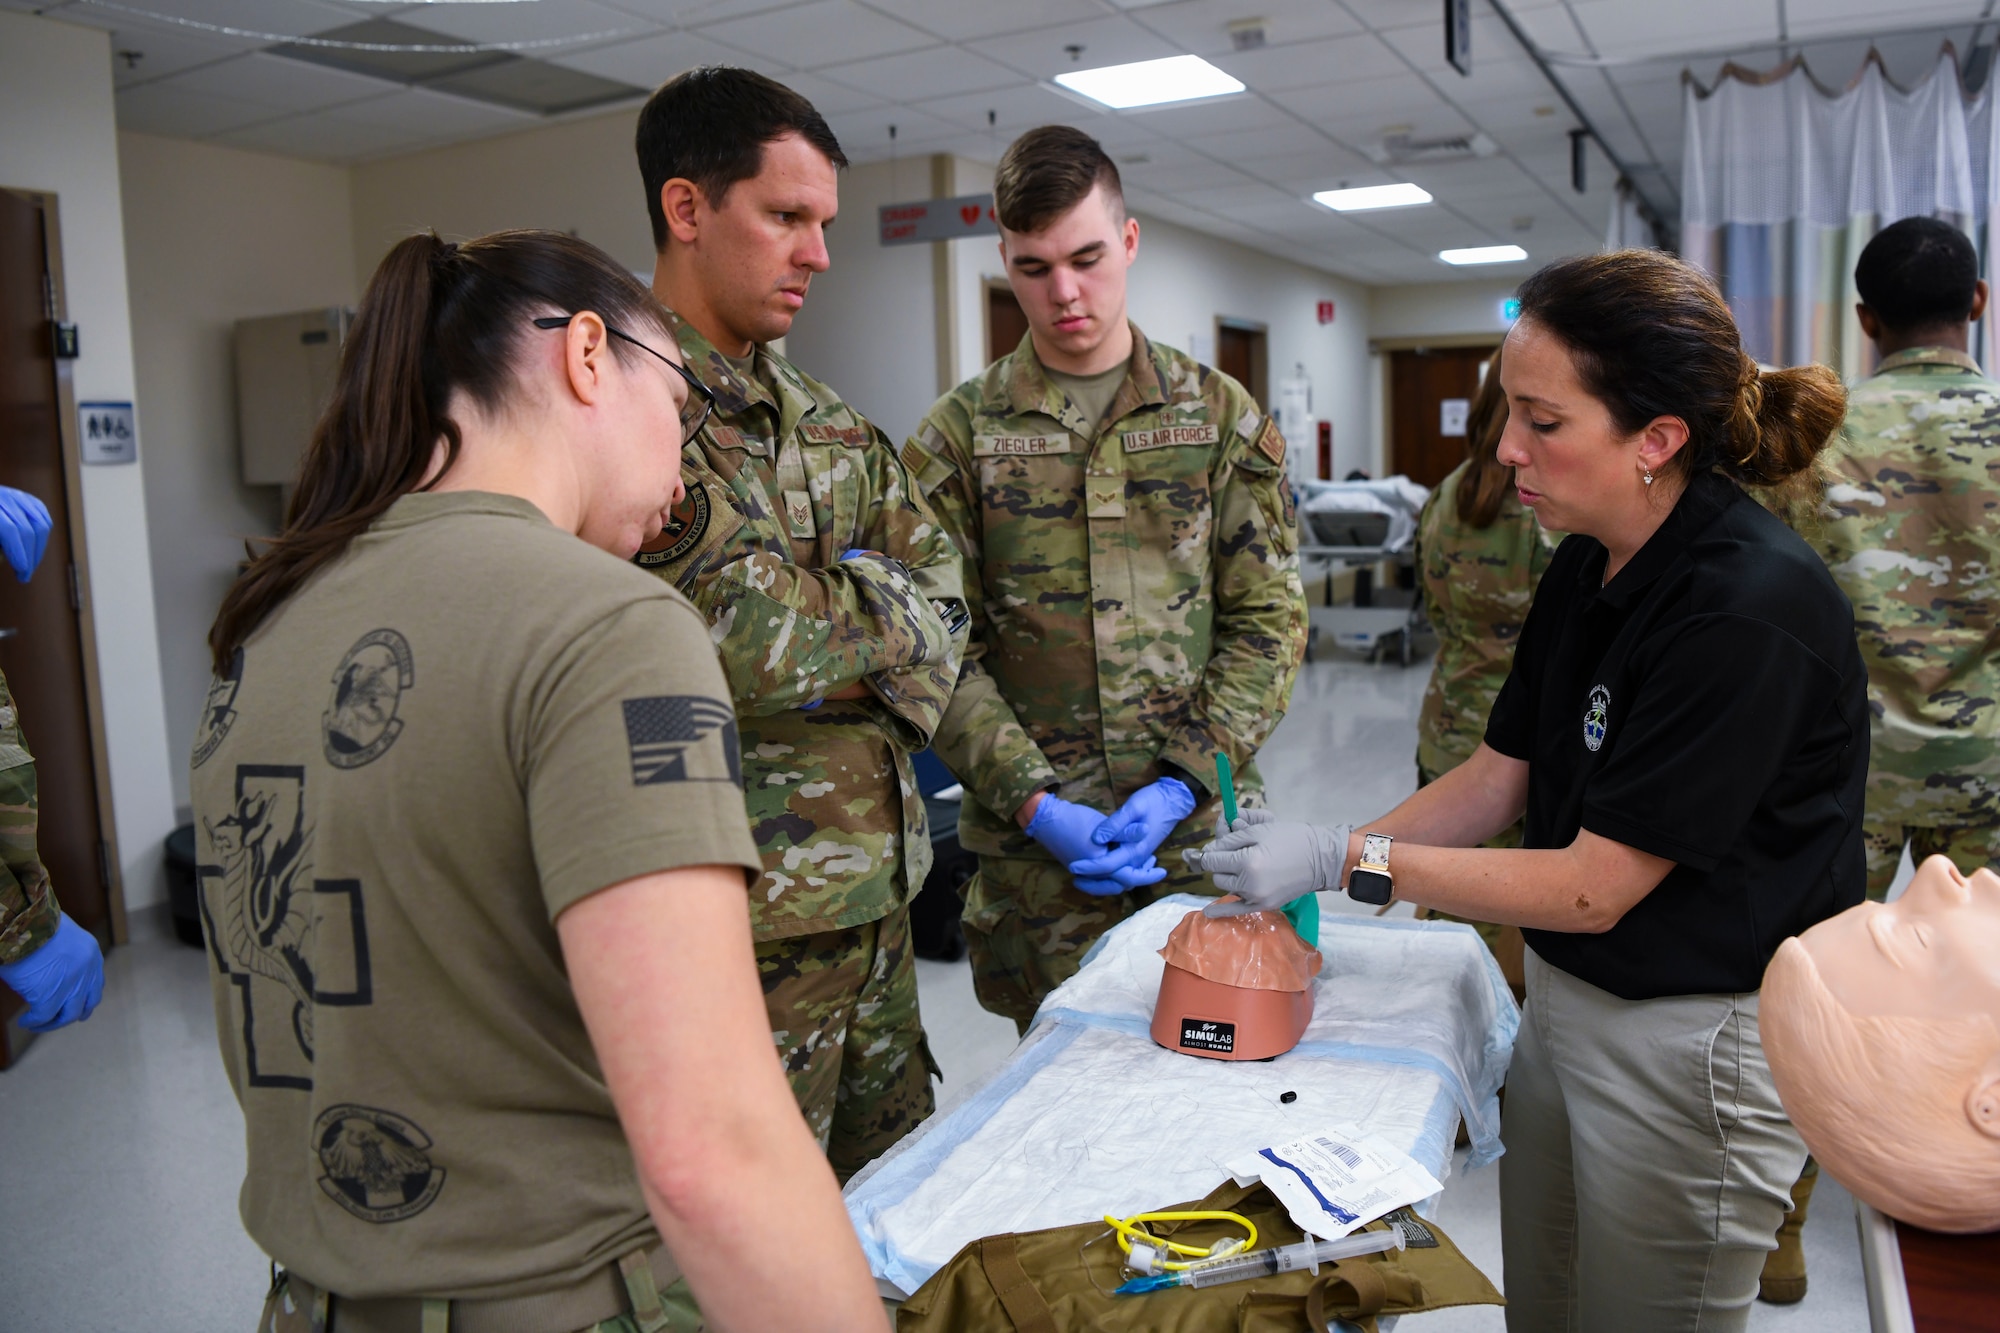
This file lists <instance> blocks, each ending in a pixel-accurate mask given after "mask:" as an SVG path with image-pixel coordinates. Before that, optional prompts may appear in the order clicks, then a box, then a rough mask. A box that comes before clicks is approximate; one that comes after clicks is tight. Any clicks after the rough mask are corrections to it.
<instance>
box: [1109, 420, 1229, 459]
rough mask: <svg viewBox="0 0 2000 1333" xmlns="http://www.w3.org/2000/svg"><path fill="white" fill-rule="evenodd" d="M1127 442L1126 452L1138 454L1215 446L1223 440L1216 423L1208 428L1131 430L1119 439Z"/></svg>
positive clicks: (1169, 427)
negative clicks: (1187, 446) (1143, 451)
mask: <svg viewBox="0 0 2000 1333" xmlns="http://www.w3.org/2000/svg"><path fill="white" fill-rule="evenodd" d="M1119 438H1120V439H1122V440H1124V441H1125V452H1126V453H1128V454H1136V453H1139V452H1140V451H1141V450H1145V449H1169V448H1172V447H1174V446H1175V445H1182V444H1214V443H1215V442H1216V441H1217V440H1218V439H1220V438H1221V435H1220V433H1219V432H1218V431H1217V430H1216V427H1215V423H1214V422H1210V423H1209V424H1207V425H1206V426H1161V427H1159V428H1158V429H1156V430H1131V431H1126V432H1125V434H1124V435H1122V436H1120V437H1119Z"/></svg>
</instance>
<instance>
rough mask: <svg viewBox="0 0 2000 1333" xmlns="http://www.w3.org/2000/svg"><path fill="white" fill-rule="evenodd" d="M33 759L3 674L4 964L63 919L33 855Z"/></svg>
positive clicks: (0, 863) (43, 940)
mask: <svg viewBox="0 0 2000 1333" xmlns="http://www.w3.org/2000/svg"><path fill="white" fill-rule="evenodd" d="M36 813H37V811H36V805H35V757H34V756H33V755H31V754H29V753H28V743H27V741H26V740H24V739H23V738H22V736H21V719H20V717H19V715H18V713H17V710H16V709H15V707H14V695H13V692H12V691H10V690H9V689H8V688H7V678H6V677H5V676H0V963H18V962H20V961H21V960H22V959H23V958H26V957H27V956H28V955H29V954H31V953H33V952H34V951H35V950H37V949H39V948H41V947H42V946H43V945H44V944H47V943H48V942H49V940H50V938H51V937H53V936H54V935H55V933H56V927H57V925H59V924H60V923H61V921H62V907H61V906H60V905H59V904H58V903H57V902H56V894H55V889H54V888H53V887H51V886H50V884H49V872H48V869H47V867H45V866H44V865H43V864H42V858H41V856H40V855H39V854H38V853H37V852H36V851H35V818H36Z"/></svg>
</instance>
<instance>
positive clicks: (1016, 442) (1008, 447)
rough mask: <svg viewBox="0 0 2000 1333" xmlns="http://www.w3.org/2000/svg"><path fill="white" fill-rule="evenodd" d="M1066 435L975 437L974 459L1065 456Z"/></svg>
mask: <svg viewBox="0 0 2000 1333" xmlns="http://www.w3.org/2000/svg"><path fill="white" fill-rule="evenodd" d="M1068 452H1069V436H1068V435H975V436H973V437H972V456H973V457H974V458H1007V457H1011V456H1018V455H1027V454H1066V453H1068Z"/></svg>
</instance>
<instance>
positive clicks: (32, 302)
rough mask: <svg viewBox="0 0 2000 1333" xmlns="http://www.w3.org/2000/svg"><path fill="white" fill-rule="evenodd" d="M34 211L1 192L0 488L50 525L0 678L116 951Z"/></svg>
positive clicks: (54, 872) (2, 1049)
mask: <svg viewBox="0 0 2000 1333" xmlns="http://www.w3.org/2000/svg"><path fill="white" fill-rule="evenodd" d="M44 227H45V222H44V218H43V213H42V208H41V205H40V204H38V203H36V202H34V201H32V200H30V199H26V198H23V197H22V196H20V195H17V194H13V193H10V192H9V191H6V190H0V485H4V486H12V487H14V488H16V489H17V490H23V491H26V492H28V493H29V494H30V495H33V496H35V497H36V498H37V499H39V500H41V501H42V503H43V504H46V505H47V506H48V507H49V514H50V516H51V517H52V518H53V519H54V521H55V526H54V528H53V529H52V530H51V531H50V533H49V544H48V549H47V551H46V552H45V553H44V554H43V556H42V563H41V564H40V565H39V566H37V567H36V569H35V576H34V579H33V581H32V582H29V583H21V582H20V581H18V580H17V579H16V578H15V577H14V576H13V573H12V571H11V570H8V571H0V673H5V675H6V677H7V684H8V687H9V688H10V689H11V690H12V691H13V695H14V704H15V706H16V708H18V709H19V711H20V719H21V731H22V734H23V735H24V737H25V738H26V740H27V743H28V748H29V750H31V751H32V752H33V753H34V756H35V777H36V782H37V785H38V788H39V791H38V798H39V802H40V828H39V829H38V831H37V834H36V842H37V845H38V847H39V848H40V851H41V857H42V864H44V865H46V866H47V867H48V869H49V879H50V880H51V881H52V882H53V883H54V885H55V890H56V897H57V899H58V900H59V901H60V902H61V903H62V907H63V910H64V911H65V912H67V913H69V915H70V916H71V917H72V918H73V919H74V920H75V921H76V923H77V924H78V925H80V926H82V927H83V928H84V929H85V930H88V931H90V932H91V933H92V934H93V935H95V936H97V939H98V943H100V944H103V945H107V946H108V945H109V944H110V943H111V898H110V885H109V883H108V874H109V870H108V866H107V863H106V854H107V849H106V847H105V845H104V843H103V842H102V841H101V836H100V829H101V825H100V823H99V819H98V808H97V774H96V768H95V762H94V756H93V750H92V746H91V734H90V713H89V705H88V702H87V696H86V693H85V685H84V669H83V663H84V656H83V632H82V624H81V621H80V619H79V605H78V604H79V602H80V600H81V597H80V594H79V586H78V583H77V573H76V566H75V565H74V564H73V563H72V561H71V551H72V545H71V528H70V521H69V511H70V506H69V502H68V495H67V489H66V485H65V469H64V466H63V452H62V435H61V432H60V428H59V426H58V424H57V413H58V412H59V411H60V402H61V400H60V397H59V395H58V393H57V388H56V363H55V356H54V353H55V347H54V342H53V337H52V328H53V324H52V318H51V315H52V307H51V304H50V303H51V300H52V296H51V292H52V291H53V288H52V286H51V285H50V284H49V281H48V253H49V251H48V238H47V235H46V233H45V231H44ZM20 1009H21V1001H20V999H19V997H17V996H16V995H14V994H13V992H11V991H8V990H6V989H5V988H4V987H0V1068H4V1067H5V1066H6V1063H7V1060H8V1055H9V1052H8V1050H7V1049H6V1035H7V1034H6V1032H5V1028H6V1025H7V1023H8V1022H9V1021H11V1020H12V1019H13V1017H14V1016H15V1015H16V1014H17V1013H18V1012H19V1011H20Z"/></svg>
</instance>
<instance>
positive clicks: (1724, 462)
mask: <svg viewBox="0 0 2000 1333" xmlns="http://www.w3.org/2000/svg"><path fill="white" fill-rule="evenodd" d="M1521 318H1522V319H1524V320H1532V321H1533V322H1534V323H1535V324H1536V325H1538V326H1539V327H1541V328H1544V329H1546V330H1548V331H1549V332H1550V333H1553V334H1554V335H1555V336H1556V338H1557V339H1558V340H1559V341H1561V342H1562V344H1563V345H1564V346H1565V347H1566V348H1567V349H1568V350H1569V353H1570V357H1571V359H1572V360H1573V361H1574V363H1575V365H1576V370H1577V376H1578V378H1579V379H1581V380H1582V381H1583V386H1584V388H1585V389H1586V390H1587V391H1588V392H1589V393H1590V395H1591V396H1592V397H1593V398H1596V399H1597V400H1598V401H1599V402H1601V403H1603V404H1604V406H1605V408H1606V409H1607V410H1608V411H1609V412H1610V413H1611V418H1612V420H1613V421H1614V422H1615V423H1616V424H1617V426H1618V428H1619V429H1620V430H1622V431H1625V432H1627V433H1628V434H1632V433H1636V432H1638V431H1640V430H1642V429H1643V428H1644V427H1645V426H1646V424H1647V423H1648V422H1650V421H1652V420H1654V419H1655V418H1657V417H1663V416H1667V417H1679V418H1680V419H1681V420H1682V421H1684V422H1686V423H1687V428H1688V442H1687V445H1686V447H1684V448H1683V449H1682V450H1681V451H1680V453H1678V454H1676V455H1675V456H1674V461H1673V462H1672V463H1671V464H1669V465H1668V467H1669V470H1670V471H1672V472H1674V473H1677V474H1679V475H1681V476H1683V477H1686V476H1692V475H1694V474H1696V473H1698V472H1704V471H1711V470H1713V471H1717V472H1721V473H1723V474H1724V475H1725V476H1728V477H1730V478H1731V479H1733V480H1734V481H1736V482H1737V483H1739V484H1740V485H1743V486H1747V487H1753V488H1762V489H1773V488H1776V489H1779V490H1786V489H1789V490H1795V491H1796V490H1799V489H1801V488H1810V487H1811V486H1813V485H1814V484H1815V482H1816V481H1817V478H1818V466H1817V460H1818V458H1819V455H1820V452H1821V451H1822V450H1823V449H1825V448H1826V446H1827V444H1828V442H1829V441H1830V440H1831V439H1832V436H1833V433H1834V432H1835V431H1836V430H1838V429H1839V427H1840V423H1841V418H1842V417H1843V415H1844V414H1845V413H1846V410H1847V392H1846V390H1845V389H1843V388H1842V387H1841V383H1840V378H1839V376H1837V375H1835V374H1834V373H1833V372H1832V371H1831V370H1829V369H1827V368H1826V367H1825V366H1820V365H1807V366H1795V367H1793V368H1791V369H1788V370H1775V371H1770V372H1760V371H1759V370H1758V369H1757V363H1756V362H1755V361H1752V360H1751V359H1750V358H1749V357H1748V356H1746V355H1745V354H1744V352H1743V341H1742V338H1741V337H1740V336H1739V334H1738V333H1737V329H1736V321H1735V319H1734V318H1733V317H1732V316H1731V315H1730V313H1729V307H1728V306H1727V305H1726V304H1724V302H1723V300H1722V295H1721V293H1719V292H1718V291H1716V289H1715V284H1714V283H1712V282H1710V281H1709V280H1708V278H1707V277H1706V276H1705V275H1703V274H1702V273H1701V272H1700V270H1698V269H1696V268H1694V267H1693V266H1692V265H1690V264H1688V263H1686V262H1684V261H1683V260H1680V259H1677V258H1675V257H1674V256H1672V255H1669V254H1665V253H1662V252H1661V251H1658V250H1619V251H1615V252H1613V253H1610V254H1601V255H1586V256H1583V257H1581V258H1577V259H1565V260H1560V261H1558V262H1556V263H1554V264H1551V265H1549V266H1548V267H1547V268H1545V269H1543V270H1542V271H1541V272H1539V273H1537V274H1535V275H1534V276H1533V277H1531V278H1529V279H1528V280H1527V282H1525V283H1523V284H1522V286H1521Z"/></svg>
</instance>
